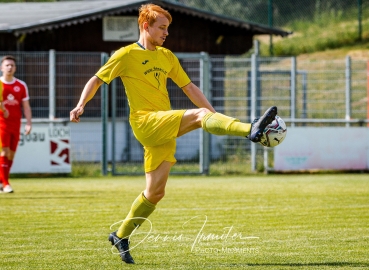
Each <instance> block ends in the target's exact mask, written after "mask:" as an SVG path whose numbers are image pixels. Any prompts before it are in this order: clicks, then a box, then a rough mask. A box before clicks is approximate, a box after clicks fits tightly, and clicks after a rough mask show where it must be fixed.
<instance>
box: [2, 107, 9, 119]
mask: <svg viewBox="0 0 369 270" xmlns="http://www.w3.org/2000/svg"><path fill="white" fill-rule="evenodd" d="M3 115H4V118H8V117H9V111H8V110H7V109H5V110H4V111H3Z"/></svg>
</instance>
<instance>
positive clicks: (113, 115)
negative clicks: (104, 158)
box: [111, 80, 117, 175]
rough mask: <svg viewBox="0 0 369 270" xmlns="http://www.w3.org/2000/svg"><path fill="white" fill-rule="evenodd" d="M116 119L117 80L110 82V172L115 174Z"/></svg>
mask: <svg viewBox="0 0 369 270" xmlns="http://www.w3.org/2000/svg"><path fill="white" fill-rule="evenodd" d="M116 120H117V82H116V80H113V81H112V82H111V146H112V147H111V172H112V174H113V175H114V174H115V131H116V127H115V124H116Z"/></svg>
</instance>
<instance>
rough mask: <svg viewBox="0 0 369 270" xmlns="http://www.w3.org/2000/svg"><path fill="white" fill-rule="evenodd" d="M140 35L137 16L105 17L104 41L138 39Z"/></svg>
mask: <svg viewBox="0 0 369 270" xmlns="http://www.w3.org/2000/svg"><path fill="white" fill-rule="evenodd" d="M138 37H139V31H138V25H137V17H136V16H126V17H122V16H111V17H109V16H107V17H104V18H103V40H104V41H137V40H138Z"/></svg>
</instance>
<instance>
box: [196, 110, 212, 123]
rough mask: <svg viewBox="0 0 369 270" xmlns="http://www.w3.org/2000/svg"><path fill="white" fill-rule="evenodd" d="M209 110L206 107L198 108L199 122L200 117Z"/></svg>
mask: <svg viewBox="0 0 369 270" xmlns="http://www.w3.org/2000/svg"><path fill="white" fill-rule="evenodd" d="M210 112H211V111H210V110H209V109H207V108H199V109H198V113H197V120H198V121H199V122H200V123H201V121H202V119H203V118H204V116H205V115H207V114H208V113H210Z"/></svg>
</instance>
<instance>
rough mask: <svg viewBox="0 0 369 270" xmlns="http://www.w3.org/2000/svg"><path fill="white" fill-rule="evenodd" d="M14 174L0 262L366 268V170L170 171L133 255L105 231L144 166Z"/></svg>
mask: <svg viewBox="0 0 369 270" xmlns="http://www.w3.org/2000/svg"><path fill="white" fill-rule="evenodd" d="M11 182H12V185H13V188H14V190H15V193H14V194H0V269H68V270H69V269H245V268H248V269H367V268H369V175H368V174H314V175H249V176H242V177H238V176H223V177H204V176H189V177H187V176H171V177H170V179H169V182H168V185H167V189H166V196H165V198H164V199H163V200H162V201H161V202H160V203H159V204H158V206H157V210H156V211H155V212H154V213H153V214H152V215H151V216H150V217H149V221H146V222H145V223H144V224H143V226H142V227H141V228H140V229H139V230H138V231H137V232H136V234H135V235H134V236H133V237H132V239H131V247H134V246H136V247H135V248H134V249H133V250H132V251H131V254H132V256H133V258H134V259H135V261H136V265H126V264H123V263H122V262H121V260H120V257H119V255H116V254H112V251H111V245H110V243H109V242H108V234H109V232H111V231H112V230H115V229H116V228H117V226H118V225H113V224H115V223H117V222H119V221H120V220H122V219H123V218H124V217H125V215H126V213H127V211H128V210H129V208H130V205H131V203H132V201H133V200H134V199H135V198H136V196H137V195H138V194H139V192H140V191H142V190H143V188H144V184H145V181H144V177H143V176H139V177H108V178H102V177H97V178H90V179H81V178H77V179H71V178H54V179H13V180H12V181H11ZM111 226H112V228H110V227H111ZM115 251H116V250H115V249H113V252H115Z"/></svg>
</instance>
